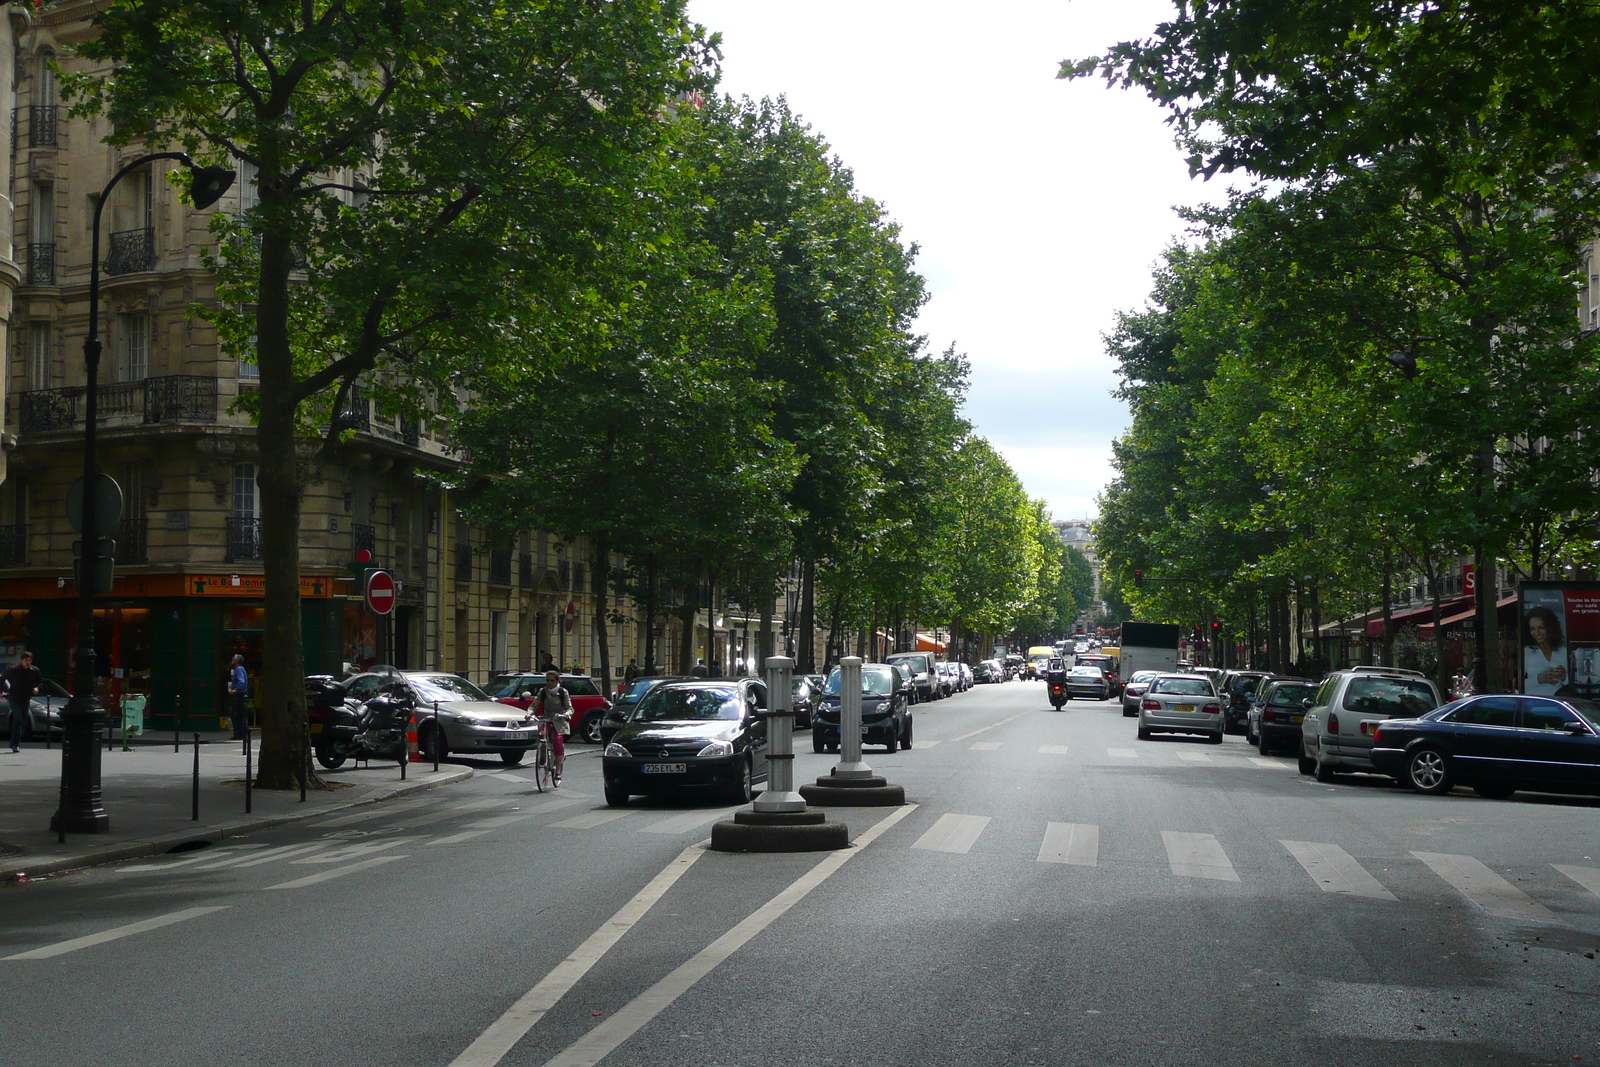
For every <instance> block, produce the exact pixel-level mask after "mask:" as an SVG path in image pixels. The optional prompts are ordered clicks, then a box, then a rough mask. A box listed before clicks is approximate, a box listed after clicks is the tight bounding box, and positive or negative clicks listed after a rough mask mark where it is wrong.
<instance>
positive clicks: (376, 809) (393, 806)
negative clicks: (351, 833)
mask: <svg viewBox="0 0 1600 1067" xmlns="http://www.w3.org/2000/svg"><path fill="white" fill-rule="evenodd" d="M437 803H438V801H437V800H435V799H434V798H432V797H424V798H422V799H421V800H401V801H396V802H392V803H387V804H385V803H377V804H370V805H368V806H367V807H365V808H362V809H361V810H360V811H357V812H352V813H351V814H349V815H341V816H339V817H338V818H336V819H324V820H322V821H321V822H319V823H317V824H316V825H317V827H318V828H319V829H320V828H322V827H327V826H354V825H355V824H356V823H358V822H366V821H368V820H369V819H377V818H381V817H382V816H385V815H399V814H400V813H402V812H407V811H415V810H416V809H418V808H426V807H429V806H431V805H433V804H437Z"/></svg>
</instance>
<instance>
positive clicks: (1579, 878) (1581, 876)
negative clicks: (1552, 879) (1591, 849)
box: [1550, 863, 1600, 897]
mask: <svg viewBox="0 0 1600 1067" xmlns="http://www.w3.org/2000/svg"><path fill="white" fill-rule="evenodd" d="M1550 866H1552V867H1554V868H1555V869H1556V870H1558V871H1560V872H1561V873H1562V874H1564V875H1566V876H1567V877H1568V878H1571V879H1572V880H1573V881H1574V882H1577V883H1578V884H1579V885H1581V886H1583V888H1585V889H1587V890H1588V891H1589V892H1591V893H1593V894H1594V895H1595V896H1597V897H1600V867H1569V866H1567V865H1566V864H1564V863H1552V864H1551V865H1550Z"/></svg>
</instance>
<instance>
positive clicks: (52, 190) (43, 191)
mask: <svg viewBox="0 0 1600 1067" xmlns="http://www.w3.org/2000/svg"><path fill="white" fill-rule="evenodd" d="M30 206H31V207H32V209H33V210H32V211H31V212H30V218H29V227H30V228H31V230H32V231H33V243H34V244H39V245H53V244H55V243H56V187H55V185H54V184H53V183H51V182H34V183H33V203H32V204H31V205H30Z"/></svg>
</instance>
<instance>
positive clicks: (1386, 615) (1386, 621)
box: [1378, 547, 1394, 667]
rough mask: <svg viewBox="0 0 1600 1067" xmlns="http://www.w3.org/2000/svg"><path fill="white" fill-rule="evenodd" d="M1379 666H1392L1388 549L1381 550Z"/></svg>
mask: <svg viewBox="0 0 1600 1067" xmlns="http://www.w3.org/2000/svg"><path fill="white" fill-rule="evenodd" d="M1382 642H1383V645H1382V653H1383V656H1382V659H1380V660H1379V661H1378V662H1379V666H1383V667H1393V666H1394V563H1393V561H1392V559H1391V557H1390V555H1389V549H1388V548H1387V547H1386V548H1384V550H1383V638H1382Z"/></svg>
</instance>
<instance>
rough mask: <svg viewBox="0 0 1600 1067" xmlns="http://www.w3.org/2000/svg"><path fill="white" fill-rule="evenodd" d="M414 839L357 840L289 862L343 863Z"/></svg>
mask: <svg viewBox="0 0 1600 1067" xmlns="http://www.w3.org/2000/svg"><path fill="white" fill-rule="evenodd" d="M415 840H416V838H414V837H386V838H384V839H383V840H382V841H358V842H354V843H352V844H348V845H340V846H339V847H338V848H336V849H334V850H333V851H331V852H324V853H322V854H321V855H320V856H307V857H306V858H304V859H298V860H290V861H289V862H290V863H306V864H312V863H318V864H320V863H343V862H344V861H345V860H353V859H360V858H361V857H362V856H368V855H371V854H372V853H374V852H383V851H385V850H387V849H391V848H394V847H395V846H396V845H403V844H406V843H407V842H410V841H415Z"/></svg>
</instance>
